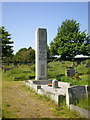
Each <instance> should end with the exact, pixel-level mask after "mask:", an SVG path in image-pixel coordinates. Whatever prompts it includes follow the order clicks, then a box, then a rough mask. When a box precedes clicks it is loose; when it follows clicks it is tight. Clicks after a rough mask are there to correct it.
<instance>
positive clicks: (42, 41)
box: [35, 28, 47, 80]
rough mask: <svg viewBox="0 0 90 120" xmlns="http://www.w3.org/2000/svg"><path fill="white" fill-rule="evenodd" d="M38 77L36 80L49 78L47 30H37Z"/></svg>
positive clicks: (36, 60)
mask: <svg viewBox="0 0 90 120" xmlns="http://www.w3.org/2000/svg"><path fill="white" fill-rule="evenodd" d="M35 36H36V43H35V45H36V53H35V54H36V55H35V57H36V58H35V62H36V66H35V68H36V77H35V80H47V30H46V29H44V28H38V29H37V30H36V35H35Z"/></svg>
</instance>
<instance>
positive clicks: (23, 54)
mask: <svg viewBox="0 0 90 120" xmlns="http://www.w3.org/2000/svg"><path fill="white" fill-rule="evenodd" d="M13 60H14V61H16V62H34V61H35V50H34V49H32V47H29V48H28V49H27V48H21V49H20V50H19V51H18V52H17V53H16V54H15V55H14V57H13Z"/></svg>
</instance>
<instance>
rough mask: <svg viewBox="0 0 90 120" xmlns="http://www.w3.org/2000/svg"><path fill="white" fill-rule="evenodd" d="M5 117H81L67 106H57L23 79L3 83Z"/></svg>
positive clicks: (3, 112) (3, 115)
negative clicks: (31, 88) (30, 87)
mask: <svg viewBox="0 0 90 120" xmlns="http://www.w3.org/2000/svg"><path fill="white" fill-rule="evenodd" d="M2 117H3V118H81V117H80V115H78V113H76V112H71V111H69V109H67V108H66V107H65V102H63V103H62V104H61V105H60V106H56V105H55V104H54V103H53V102H51V101H50V99H49V98H47V97H46V96H41V95H38V94H37V93H35V92H34V91H32V90H30V89H29V88H28V87H27V86H24V84H23V81H6V80H5V79H4V78H3V84H2Z"/></svg>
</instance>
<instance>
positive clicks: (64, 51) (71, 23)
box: [50, 20, 90, 59]
mask: <svg viewBox="0 0 90 120" xmlns="http://www.w3.org/2000/svg"><path fill="white" fill-rule="evenodd" d="M89 47H90V39H89V36H88V35H87V34H86V31H83V32H81V31H80V24H79V23H77V22H76V21H75V20H66V21H64V22H62V25H61V26H59V27H58V32H57V35H56V37H55V38H54V40H53V41H52V42H51V44H50V53H51V54H52V55H61V58H62V59H66V57H69V58H73V57H74V56H76V55H77V54H83V55H89V53H90V48H89Z"/></svg>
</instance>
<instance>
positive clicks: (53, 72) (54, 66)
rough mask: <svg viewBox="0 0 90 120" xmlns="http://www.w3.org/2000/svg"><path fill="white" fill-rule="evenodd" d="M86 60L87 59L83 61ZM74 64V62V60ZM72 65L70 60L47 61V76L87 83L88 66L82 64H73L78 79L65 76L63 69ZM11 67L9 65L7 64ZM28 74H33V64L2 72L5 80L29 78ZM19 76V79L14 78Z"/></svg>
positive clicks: (82, 83)
mask: <svg viewBox="0 0 90 120" xmlns="http://www.w3.org/2000/svg"><path fill="white" fill-rule="evenodd" d="M85 62H87V61H85ZM74 63H75V65H76V62H74ZM70 66H72V61H53V62H49V63H48V78H49V79H57V80H59V81H62V82H69V83H72V84H73V85H87V84H88V81H89V80H88V79H89V77H88V76H89V75H88V74H87V72H88V71H89V68H86V67H85V65H84V64H81V65H78V66H75V69H77V72H78V76H79V80H78V79H75V78H70V77H66V76H65V69H66V68H67V67H70ZM9 67H11V66H9ZM61 75H64V76H61ZM30 76H35V65H32V66H29V65H18V66H17V67H15V68H13V69H11V70H8V71H6V72H5V73H4V72H3V77H4V78H5V79H6V80H10V81H11V80H12V81H13V80H15V81H20V80H22V81H24V80H28V79H30ZM15 78H19V79H15Z"/></svg>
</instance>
